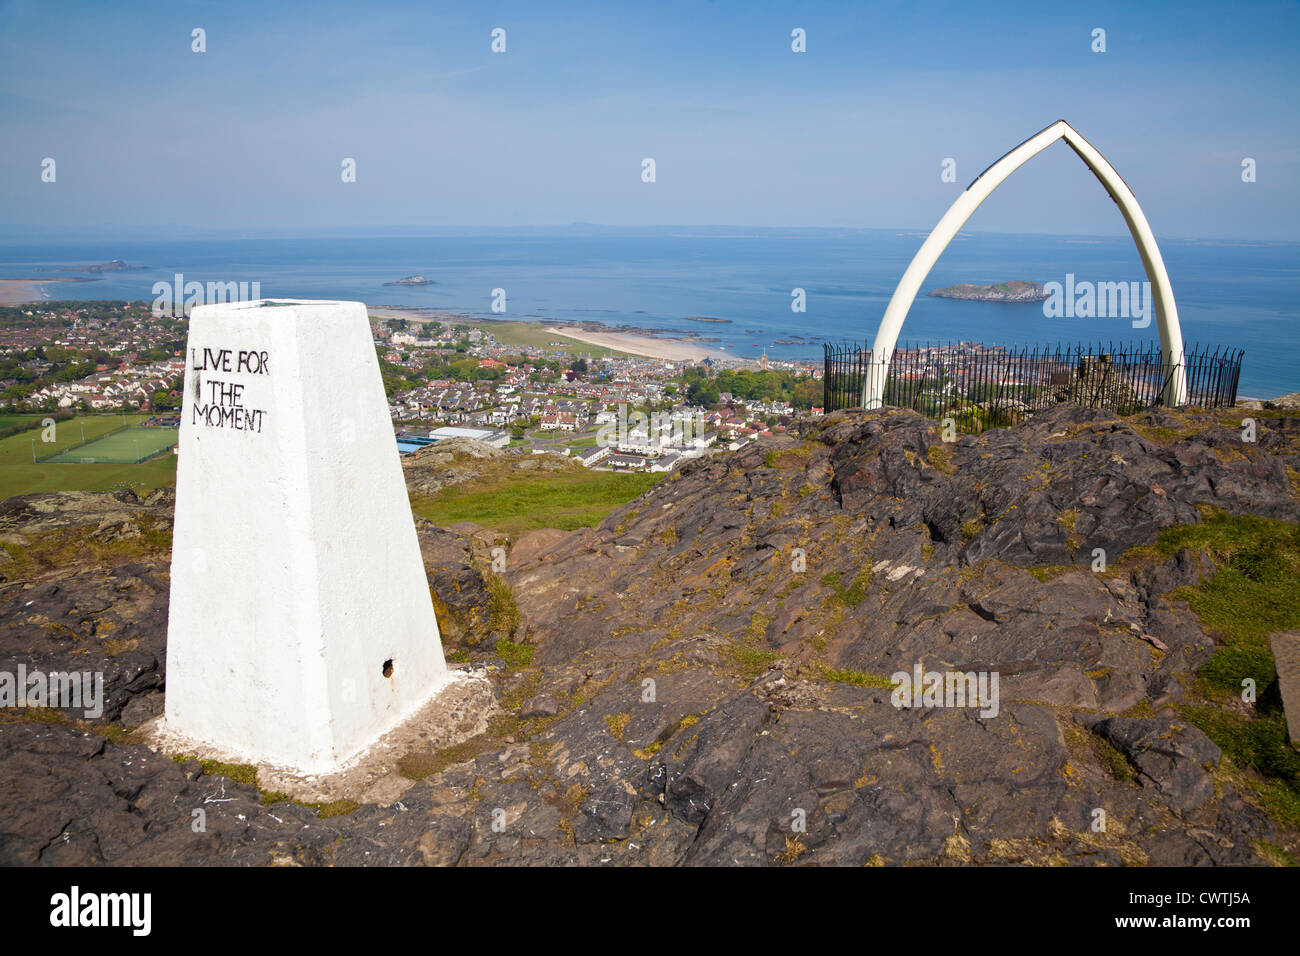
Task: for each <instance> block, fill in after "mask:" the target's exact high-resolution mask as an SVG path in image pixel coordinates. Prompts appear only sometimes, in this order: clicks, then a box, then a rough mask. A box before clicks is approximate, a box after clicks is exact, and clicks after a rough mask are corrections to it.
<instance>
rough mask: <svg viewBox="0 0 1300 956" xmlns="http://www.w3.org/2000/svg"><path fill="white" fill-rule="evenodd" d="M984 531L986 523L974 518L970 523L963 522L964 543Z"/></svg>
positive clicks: (962, 536)
mask: <svg viewBox="0 0 1300 956" xmlns="http://www.w3.org/2000/svg"><path fill="white" fill-rule="evenodd" d="M983 530H984V522H982V521H977V520H976V519H974V518H972V519H971V520H969V521H964V522H962V526H961V538H962V540H963V541H969V540H971V539H972V538H974V537H975V536H976V535H977V534H979V533H980V532H981V531H983Z"/></svg>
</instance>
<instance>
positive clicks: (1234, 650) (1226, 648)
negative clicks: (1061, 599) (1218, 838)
mask: <svg viewBox="0 0 1300 956" xmlns="http://www.w3.org/2000/svg"><path fill="white" fill-rule="evenodd" d="M1181 548H1190V549H1191V550H1192V551H1194V552H1195V551H1200V550H1207V551H1210V552H1211V553H1212V554H1213V555H1214V556H1215V558H1216V560H1217V561H1218V562H1219V568H1218V570H1217V571H1216V572H1215V573H1214V574H1213V575H1212V576H1211V577H1209V578H1206V579H1202V580H1201V581H1200V582H1199V583H1198V584H1197V585H1196V586H1195V587H1185V588H1180V589H1178V590H1177V591H1175V592H1174V593H1173V594H1172V595H1170V597H1172V598H1174V599H1176V600H1184V601H1187V603H1188V604H1189V605H1190V606H1191V608H1192V610H1193V611H1195V612H1196V614H1197V616H1198V617H1200V619H1201V624H1202V626H1203V627H1204V628H1205V630H1206V631H1207V633H1209V634H1211V635H1212V636H1213V637H1214V638H1215V639H1216V640H1217V641H1218V642H1219V646H1218V647H1217V648H1216V649H1215V652H1214V655H1213V656H1212V657H1211V658H1210V659H1209V660H1208V661H1206V663H1205V664H1204V665H1202V666H1201V668H1200V670H1199V671H1198V673H1197V679H1196V682H1195V685H1194V686H1193V687H1192V688H1190V689H1189V690H1190V691H1191V692H1190V693H1189V695H1188V697H1187V699H1186V700H1185V701H1184V702H1183V703H1182V705H1181V706H1180V707H1179V710H1180V711H1181V712H1182V714H1183V716H1184V717H1186V718H1187V720H1189V721H1190V722H1191V723H1193V724H1195V725H1196V726H1198V727H1200V728H1201V729H1202V730H1203V731H1205V733H1206V734H1208V735H1209V737H1210V738H1211V739H1212V740H1213V741H1214V742H1215V743H1216V744H1218V745H1219V747H1220V748H1221V749H1222V750H1223V752H1224V754H1225V755H1226V756H1227V757H1228V758H1229V761H1230V763H1229V766H1228V770H1229V772H1230V773H1234V774H1237V775H1239V777H1240V782H1241V783H1242V784H1244V785H1245V786H1246V787H1247V788H1248V789H1249V790H1253V791H1254V792H1255V793H1256V794H1257V796H1258V798H1259V800H1260V803H1261V804H1262V805H1263V807H1264V808H1265V809H1266V810H1268V811H1269V812H1270V813H1271V814H1272V815H1273V817H1274V818H1275V819H1276V820H1277V821H1278V822H1280V823H1283V824H1285V825H1287V826H1290V827H1297V828H1300V753H1297V751H1296V750H1295V748H1293V747H1292V746H1291V745H1290V743H1289V742H1288V739H1287V729H1286V719H1285V716H1284V713H1283V710H1282V703H1281V700H1280V695H1279V693H1278V687H1277V669H1276V665H1275V664H1274V661H1273V653H1272V650H1271V649H1270V648H1269V642H1268V636H1269V634H1271V633H1272V632H1274V631H1280V630H1290V629H1292V628H1300V527H1297V526H1296V525H1293V524H1287V523H1286V522H1282V521H1273V520H1270V519H1267V518H1256V517H1249V516H1245V517H1230V516H1228V515H1223V514H1217V515H1213V516H1211V517H1209V518H1207V519H1206V520H1205V521H1203V522H1202V523H1201V524H1198V525H1190V526H1185V527H1178V528H1169V529H1167V530H1166V531H1164V532H1163V533H1162V534H1161V535H1160V537H1159V539H1158V541H1157V542H1156V544H1155V545H1154V546H1152V547H1151V548H1142V549H1136V550H1137V551H1138V552H1143V551H1145V552H1148V553H1151V552H1154V553H1155V554H1156V555H1158V556H1160V557H1162V558H1168V557H1171V556H1173V555H1175V554H1177V553H1178V551H1179V549H1181ZM1138 556H1139V555H1136V554H1135V555H1134V557H1138ZM1246 678H1250V679H1252V680H1253V681H1254V682H1255V687H1256V689H1257V690H1256V693H1257V695H1258V698H1257V700H1256V701H1255V702H1254V703H1253V704H1250V703H1247V702H1245V701H1243V700H1242V692H1243V688H1242V681H1243V680H1245V679H1246Z"/></svg>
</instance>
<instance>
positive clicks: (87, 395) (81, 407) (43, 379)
mask: <svg viewBox="0 0 1300 956" xmlns="http://www.w3.org/2000/svg"><path fill="white" fill-rule="evenodd" d="M375 312H376V313H377V314H372V316H371V333H372V336H373V340H374V345H375V349H376V356H377V360H378V362H379V366H380V372H381V375H382V378H383V382H384V388H385V391H386V393H387V397H388V402H389V410H390V413H391V417H392V421H393V426H394V432H395V436H396V440H397V446H398V449H399V451H401V452H403V453H406V452H411V451H415V450H417V449H419V448H421V447H424V446H427V445H429V444H432V443H436V442H438V441H442V440H446V439H448V438H471V439H475V440H479V441H484V442H486V443H488V444H490V445H494V446H496V447H499V448H504V449H511V450H514V451H517V452H519V453H523V454H528V453H533V452H536V453H542V452H552V453H555V454H559V455H563V456H566V457H568V456H571V457H572V458H573V459H574V460H575V461H578V462H580V463H582V464H583V465H584V466H585V467H588V468H593V469H598V470H613V471H645V472H665V471H671V470H672V469H673V468H675V467H677V466H678V465H679V464H680V463H681V462H683V461H686V460H689V459H690V458H694V457H698V456H700V455H704V454H707V453H709V452H710V451H713V450H722V449H736V448H739V447H742V446H743V445H745V444H747V443H748V442H750V441H753V440H755V439H756V438H758V437H760V436H762V435H765V434H771V433H772V432H779V431H782V430H784V429H785V428H787V427H788V426H789V424H790V422H791V421H792V420H793V419H795V418H797V417H799V416H807V415H814V414H820V412H821V410H822V409H821V407H820V405H821V391H822V386H821V371H822V370H821V367H820V365H819V364H814V363H810V362H805V363H793V362H775V361H773V362H769V361H768V360H767V358H766V356H764V357H763V358H762V359H760V360H758V361H757V362H751V361H745V360H741V359H736V358H734V357H732V356H724V355H719V354H717V353H710V352H709V350H708V349H706V348H703V347H700V346H698V345H695V344H692V343H691V341H690V340H689V339H688V340H681V339H658V338H655V337H653V336H651V335H636V334H633V333H627V332H610V331H607V330H604V329H601V328H597V329H591V328H585V329H584V328H565V330H564V331H563V332H561V331H559V330H558V329H555V328H552V327H550V326H542V325H536V324H533V325H528V324H526V323H519V322H515V323H499V324H495V325H494V324H493V323H492V322H489V321H483V320H471V319H467V318H464V317H459V316H454V315H439V316H436V317H430V316H426V315H419V314H414V313H407V312H405V311H403V310H399V309H392V308H388V309H384V310H375ZM186 325H187V323H186V321H185V319H183V318H176V317H173V316H171V315H168V314H160V313H158V312H157V311H154V310H151V308H150V306H149V304H148V303H143V302H135V303H126V302H41V303H29V304H23V305H15V306H5V307H0V409H3V410H4V411H7V412H12V413H31V412H52V413H56V414H60V413H61V414H64V415H66V414H86V413H92V414H93V413H97V412H98V413H102V412H123V413H144V414H152V415H155V416H165V415H168V414H171V415H175V414H176V412H177V411H178V410H179V408H180V405H181V383H182V381H183V379H184V374H185V354H184V349H185V344H184V343H185V334H186ZM520 326H526V328H524V329H522V330H521V329H520V328H519V327H520ZM577 336H582V337H583V338H578V337H577ZM583 339H587V341H584V340H583ZM597 343H598V344H597ZM611 345H613V346H624V347H626V348H627V349H628V351H620V350H619V349H618V348H617V347H611ZM639 353H645V354H639ZM653 353H658V354H653Z"/></svg>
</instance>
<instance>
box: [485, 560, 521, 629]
mask: <svg viewBox="0 0 1300 956" xmlns="http://www.w3.org/2000/svg"><path fill="white" fill-rule="evenodd" d="M483 578H484V583H485V584H486V585H487V591H488V613H489V615H490V618H489V619H490V621H491V626H492V628H493V630H501V631H505V632H506V634H508V635H510V636H511V637H513V636H514V634H515V632H516V631H517V630H519V622H520V620H521V615H520V613H519V605H518V604H517V603H516V602H515V595H514V592H513V591H511V590H510V585H509V584H507V583H506V579H505V578H503V577H501V575H499V574H485V575H484V576H483Z"/></svg>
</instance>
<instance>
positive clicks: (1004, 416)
mask: <svg viewBox="0 0 1300 956" xmlns="http://www.w3.org/2000/svg"><path fill="white" fill-rule="evenodd" d="M825 349H826V368H825V406H826V411H827V412H832V411H835V410H837V409H841V408H858V407H861V406H862V405H863V400H864V398H865V397H866V394H867V393H866V388H867V385H868V384H869V383H870V382H871V381H872V380H873V378H874V376H878V375H880V374H881V373H882V372H884V373H885V387H884V404H885V405H893V406H897V407H901V408H911V409H913V410H915V411H918V412H920V413H921V414H923V415H927V416H929V417H932V418H943V417H948V416H953V417H955V418H956V419H957V422H958V425H959V427H962V428H963V430H975V431H979V430H982V429H983V428H987V427H993V426H999V425H1008V424H1012V423H1014V422H1016V421H1018V420H1020V419H1021V418H1023V417H1025V416H1027V415H1032V414H1033V413H1034V412H1036V411H1041V410H1043V409H1045V408H1050V407H1052V406H1053V405H1057V404H1060V403H1062V402H1070V403H1075V404H1080V405H1086V406H1089V407H1092V408H1109V409H1113V410H1114V411H1116V412H1118V413H1119V414H1121V415H1126V414H1131V413H1133V412H1136V411H1139V410H1140V409H1143V408H1150V407H1152V406H1155V405H1159V404H1160V402H1161V395H1162V394H1163V393H1164V391H1165V386H1166V385H1167V384H1168V383H1169V381H1170V380H1171V379H1172V378H1173V376H1174V375H1175V374H1177V371H1178V369H1179V367H1180V366H1181V367H1182V369H1183V370H1184V373H1185V375H1186V379H1187V404H1189V405H1197V406H1202V407H1207V408H1223V407H1229V406H1232V405H1234V404H1236V401H1237V383H1238V380H1239V379H1240V377H1241V362H1242V358H1243V357H1244V355H1245V352H1244V351H1243V350H1241V349H1235V348H1215V349H1213V350H1211V349H1210V348H1208V347H1207V348H1196V347H1193V348H1191V349H1188V350H1185V351H1184V353H1183V354H1182V355H1181V356H1179V357H1178V358H1177V359H1175V361H1174V362H1172V363H1170V362H1166V361H1165V358H1164V354H1163V353H1162V351H1161V348H1160V346H1159V345H1158V344H1155V343H1138V344H1130V345H1124V344H1116V343H1111V344H1108V345H1101V344H1099V345H1057V346H1055V347H1052V346H1037V347H1033V348H1030V347H1023V348H1017V347H1006V346H996V345H981V344H973V343H949V344H947V345H930V344H928V343H927V344H925V345H913V344H909V345H905V346H901V347H899V348H896V349H895V350H894V353H893V355H892V356H891V357H890V361H889V362H888V368H887V369H885V368H884V367H883V366H884V364H885V363H873V361H872V356H871V349H870V347H864V346H859V345H857V344H856V343H844V344H841V345H830V344H828V345H826V347H825Z"/></svg>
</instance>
